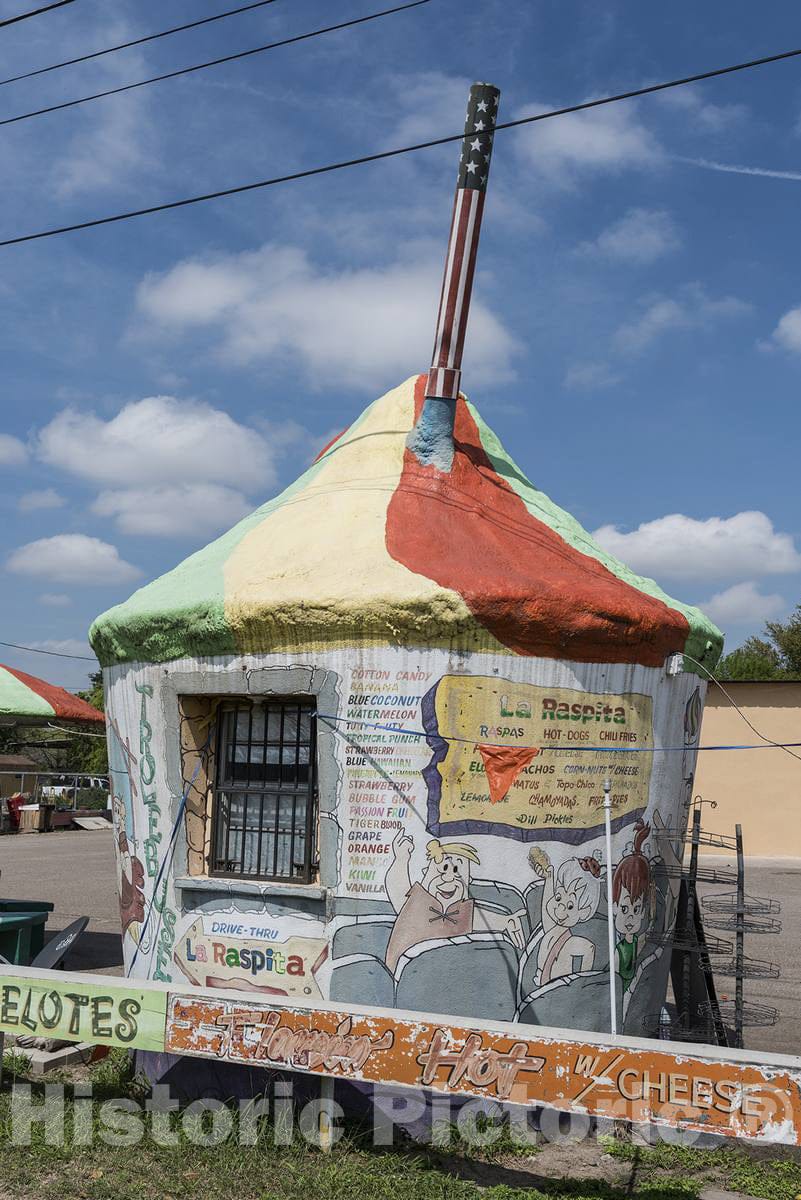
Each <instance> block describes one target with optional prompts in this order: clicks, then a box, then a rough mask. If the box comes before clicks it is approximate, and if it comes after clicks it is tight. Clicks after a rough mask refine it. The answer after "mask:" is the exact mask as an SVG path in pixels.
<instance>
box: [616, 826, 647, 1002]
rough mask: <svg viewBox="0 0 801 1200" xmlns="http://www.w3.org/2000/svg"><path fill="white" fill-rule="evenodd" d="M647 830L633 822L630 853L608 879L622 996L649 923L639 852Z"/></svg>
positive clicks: (644, 874) (643, 859)
mask: <svg viewBox="0 0 801 1200" xmlns="http://www.w3.org/2000/svg"><path fill="white" fill-rule="evenodd" d="M650 832H651V826H650V825H646V824H645V822H644V821H642V820H640V821H637V822H636V824H635V826H634V849H633V850H632V852H631V853H630V854H626V855H625V856H624V857H623V858H622V859H621V860H620V862H619V863H618V864H617V866H616V867H615V872H614V875H613V876H612V901H613V904H614V910H615V929H616V930H617V932H618V934H619V935H620V941H619V942H618V943H617V946H616V951H617V973H618V975H619V976H620V979H621V982H622V984H623V992H624V994H625V993H626V992H627V991H628V990H629V988H630V987H631V983H632V980H633V979H634V975H635V972H636V970H637V959H638V957H639V954H640V948H641V947H640V943H641V941H642V936H641V935H642V931H643V928H644V926H645V925H647V923H648V920H649V919H650V903H651V866H650V863H649V862H648V859H647V858H646V857H645V855H644V854H643V852H642V847H643V843H644V842H645V839H646V838H647V837H648V834H649V833H650Z"/></svg>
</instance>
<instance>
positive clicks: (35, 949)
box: [0, 899, 55, 958]
mask: <svg viewBox="0 0 801 1200" xmlns="http://www.w3.org/2000/svg"><path fill="white" fill-rule="evenodd" d="M54 908H55V904H51V902H50V901H49V900H3V899H0V916H2V915H3V913H44V914H45V920H46V919H47V915H48V914H49V913H51V912H52V911H53V909H54ZM44 933H45V929H44V925H38V924H37V925H34V926H33V928H32V929H31V958H36V955H37V954H38V953H39V951H40V950H41V949H43V947H44ZM3 953H5V951H3V950H1V949H0V954H3ZM8 957H9V955H8V954H6V958H8Z"/></svg>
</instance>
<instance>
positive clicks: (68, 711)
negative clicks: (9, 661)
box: [0, 663, 106, 725]
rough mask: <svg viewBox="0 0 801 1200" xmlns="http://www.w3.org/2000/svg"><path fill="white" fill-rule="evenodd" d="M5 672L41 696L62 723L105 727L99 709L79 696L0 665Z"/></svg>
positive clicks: (33, 676) (104, 719)
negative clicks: (85, 722) (93, 724)
mask: <svg viewBox="0 0 801 1200" xmlns="http://www.w3.org/2000/svg"><path fill="white" fill-rule="evenodd" d="M0 666H2V667H3V670H4V671H8V673H9V674H10V675H13V676H14V677H15V678H16V679H18V680H19V681H20V683H24V684H25V686H26V687H29V688H30V689H31V691H32V692H35V693H36V695H37V696H41V698H42V699H43V700H46V701H47V703H48V704H49V705H51V706H52V708H53V711H54V713H55V715H56V717H58V718H59V720H62V721H93V722H96V723H98V724H101V725H104V724H105V721H106V718H105V717H104V715H103V713H102V712H100V711H99V710H98V709H96V708H93V707H92V705H91V704H87V703H86V701H85V700H81V699H80V697H79V696H73V695H72V693H71V692H68V691H66V690H65V689H64V688H60V687H56V686H55V685H54V684H52V683H46V682H45V680H44V679H37V677H36V676H35V675H27V674H26V673H25V671H18V670H17V669H16V668H15V667H9V666H6V664H5V663H0Z"/></svg>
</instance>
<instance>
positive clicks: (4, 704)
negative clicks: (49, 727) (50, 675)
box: [0, 664, 105, 725]
mask: <svg viewBox="0 0 801 1200" xmlns="http://www.w3.org/2000/svg"><path fill="white" fill-rule="evenodd" d="M0 717H11V718H13V719H16V720H19V721H37V722H38V721H48V720H50V721H52V720H59V721H92V722H95V723H97V724H100V725H102V724H103V722H104V721H105V717H104V716H103V714H102V712H98V710H97V709H96V708H92V705H91V704H87V703H86V701H85V700H81V699H80V698H79V697H78V696H73V695H72V694H71V693H70V692H68V691H65V689H64V688H60V687H55V686H54V685H53V684H52V683H46V682H45V680H44V679H37V678H36V676H35V675H27V674H26V673H25V672H24V671H18V670H17V669H16V668H15V667H6V666H3V665H2V664H0Z"/></svg>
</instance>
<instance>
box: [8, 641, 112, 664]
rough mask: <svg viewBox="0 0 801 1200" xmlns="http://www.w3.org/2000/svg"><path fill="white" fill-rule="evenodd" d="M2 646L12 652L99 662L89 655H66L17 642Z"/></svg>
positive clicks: (61, 652) (59, 651) (58, 651)
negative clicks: (26, 652) (27, 652)
mask: <svg viewBox="0 0 801 1200" xmlns="http://www.w3.org/2000/svg"><path fill="white" fill-rule="evenodd" d="M0 646H8V647H10V648H11V649H12V650H29V651H30V653H31V654H49V655H50V656H51V657H52V658H79V659H80V660H81V662H97V659H96V658H90V657H89V655H88V654H64V653H63V651H61V650H40V649H39V647H38V646H20V645H19V644H18V643H17V642H0Z"/></svg>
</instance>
